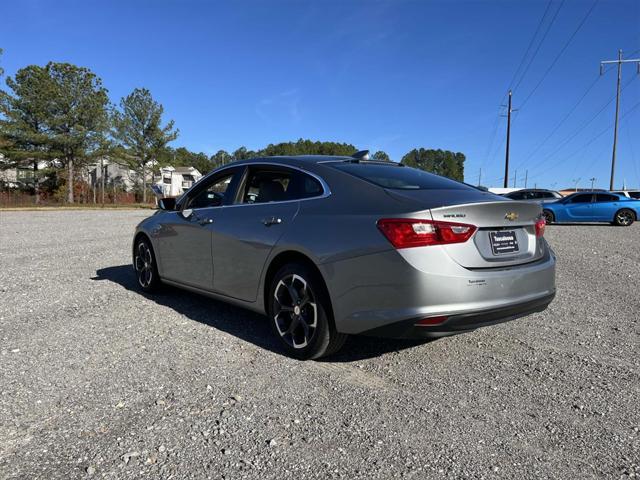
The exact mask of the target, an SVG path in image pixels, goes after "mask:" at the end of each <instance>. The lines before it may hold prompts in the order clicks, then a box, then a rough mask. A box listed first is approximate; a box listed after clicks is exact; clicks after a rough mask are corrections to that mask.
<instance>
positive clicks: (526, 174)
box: [524, 170, 529, 188]
mask: <svg viewBox="0 0 640 480" xmlns="http://www.w3.org/2000/svg"><path fill="white" fill-rule="evenodd" d="M528 178H529V170H525V171H524V188H527V179H528Z"/></svg>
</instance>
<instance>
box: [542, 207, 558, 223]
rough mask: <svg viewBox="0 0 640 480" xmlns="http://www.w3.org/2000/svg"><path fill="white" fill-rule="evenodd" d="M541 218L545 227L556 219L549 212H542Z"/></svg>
mask: <svg viewBox="0 0 640 480" xmlns="http://www.w3.org/2000/svg"><path fill="white" fill-rule="evenodd" d="M542 216H543V218H544V221H545V222H546V223H547V225H548V224H550V223H553V222H555V221H556V217H555V216H554V215H553V212H552V211H551V210H543V211H542Z"/></svg>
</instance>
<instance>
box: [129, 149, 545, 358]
mask: <svg viewBox="0 0 640 480" xmlns="http://www.w3.org/2000/svg"><path fill="white" fill-rule="evenodd" d="M366 158H367V157H366V155H365V154H364V153H361V154H357V155H355V156H354V157H328V156H299V157H286V158H285V157H271V158H260V159H253V160H247V161H240V162H236V163H232V164H229V165H226V166H224V167H221V168H219V169H217V170H215V171H213V172H212V173H210V174H209V175H207V176H206V177H204V178H203V179H201V180H200V181H199V182H198V183H196V184H195V185H194V186H193V187H192V188H191V189H190V190H188V191H187V192H186V193H185V194H184V195H183V196H182V197H181V198H180V199H179V200H178V201H175V200H174V199H163V200H161V201H160V209H159V210H158V211H157V212H156V213H155V214H154V215H152V216H151V217H149V218H147V219H146V220H144V221H142V222H141V223H140V224H139V225H138V226H137V228H136V232H135V236H134V240H133V266H134V270H135V273H136V277H137V281H138V283H139V286H140V288H141V289H142V290H143V291H145V292H152V291H154V290H156V289H157V288H158V287H160V285H161V284H163V283H164V284H169V285H173V286H176V287H180V288H183V289H187V290H190V291H193V292H196V293H200V294H203V295H208V296H210V297H213V298H216V299H220V300H224V301H226V302H230V303H232V304H235V305H238V306H241V307H244V308H248V309H251V310H254V311H257V312H260V313H262V314H265V315H267V317H268V319H269V322H270V325H271V327H272V330H273V333H274V335H275V336H276V337H277V338H278V339H279V342H280V343H281V345H282V347H283V349H284V350H286V351H287V352H288V353H289V354H290V355H293V356H295V357H297V358H301V359H312V358H319V357H321V356H325V355H330V354H332V353H334V352H336V351H337V350H338V349H339V348H340V347H341V346H342V345H343V344H344V342H345V340H346V338H347V336H348V335H351V334H366V335H376V336H388V337H394V338H432V337H439V336H444V335H451V334H455V333H461V332H466V331H470V330H474V329H476V328H478V327H482V326H486V325H491V324H495V323H498V322H504V321H507V320H513V319H516V318H519V317H523V316H525V315H528V314H531V313H533V312H540V311H542V310H544V309H545V308H546V307H547V305H548V304H549V303H550V302H551V301H552V299H553V297H554V295H555V263H556V261H555V256H554V254H553V252H552V250H551V249H550V248H549V246H548V244H547V242H546V241H545V239H544V230H545V222H544V219H543V218H542V217H541V209H540V206H539V205H536V204H532V203H525V202H515V201H510V200H507V199H505V198H503V197H500V196H497V195H493V194H491V193H487V192H483V191H480V190H478V189H476V188H474V187H471V186H468V185H466V184H464V183H459V182H456V181H453V180H450V179H447V178H444V177H440V176H437V175H433V174H430V173H427V172H424V171H421V170H417V169H413V168H409V167H406V166H402V165H399V164H396V163H392V162H372V161H368V160H367V159H366Z"/></svg>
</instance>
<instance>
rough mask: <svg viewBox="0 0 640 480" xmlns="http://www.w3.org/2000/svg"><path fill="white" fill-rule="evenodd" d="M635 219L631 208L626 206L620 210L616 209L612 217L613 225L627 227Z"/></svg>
mask: <svg viewBox="0 0 640 480" xmlns="http://www.w3.org/2000/svg"><path fill="white" fill-rule="evenodd" d="M635 219H636V215H635V213H633V210H629V209H628V208H623V209H622V210H618V211H617V212H616V214H615V215H614V217H613V223H614V225H617V226H619V227H628V226H629V225H631V224H632V223H633V222H634V220H635Z"/></svg>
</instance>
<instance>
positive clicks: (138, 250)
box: [133, 238, 160, 292]
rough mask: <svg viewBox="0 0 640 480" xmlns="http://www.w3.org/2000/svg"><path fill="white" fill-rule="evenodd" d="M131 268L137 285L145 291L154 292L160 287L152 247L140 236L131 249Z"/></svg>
mask: <svg viewBox="0 0 640 480" xmlns="http://www.w3.org/2000/svg"><path fill="white" fill-rule="evenodd" d="M133 268H134V270H135V272H136V278H137V280H138V286H139V287H140V288H141V289H142V290H144V291H145V292H154V291H156V290H158V288H159V287H160V276H159V275H158V267H157V265H156V257H155V255H154V253H153V247H152V246H151V243H150V242H149V240H147V239H146V238H140V239H139V240H138V241H137V242H136V245H135V248H134V250H133Z"/></svg>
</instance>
